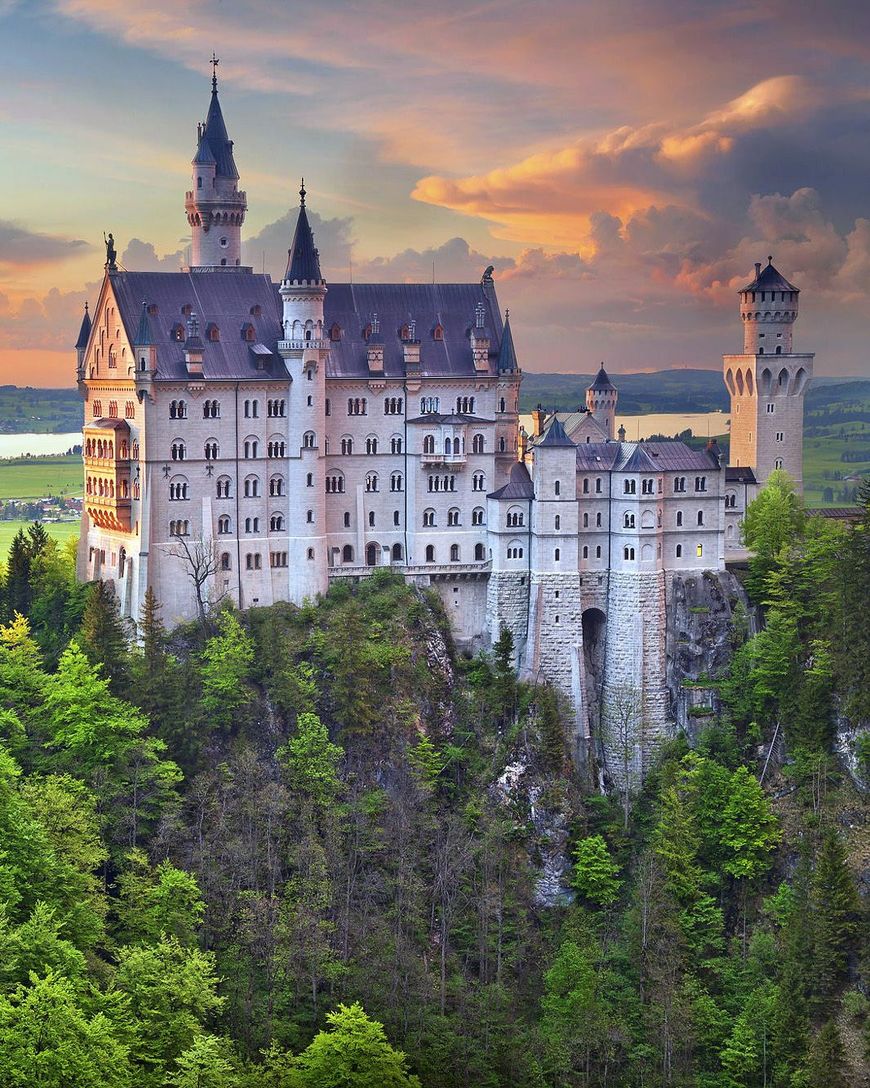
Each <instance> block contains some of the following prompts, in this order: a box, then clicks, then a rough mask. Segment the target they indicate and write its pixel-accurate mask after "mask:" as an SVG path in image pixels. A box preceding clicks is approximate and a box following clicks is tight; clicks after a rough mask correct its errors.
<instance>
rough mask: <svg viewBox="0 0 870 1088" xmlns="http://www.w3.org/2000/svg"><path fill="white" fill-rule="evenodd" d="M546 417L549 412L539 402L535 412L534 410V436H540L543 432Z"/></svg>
mask: <svg viewBox="0 0 870 1088" xmlns="http://www.w3.org/2000/svg"><path fill="white" fill-rule="evenodd" d="M546 418H547V413H546V412H545V411H544V409H543V408H542V407H541V405H540V404H539V405H538V407H537V408H536V409H535V410H534V412H532V438H540V436H541V432H542V431H543V429H544V420H545V419H546Z"/></svg>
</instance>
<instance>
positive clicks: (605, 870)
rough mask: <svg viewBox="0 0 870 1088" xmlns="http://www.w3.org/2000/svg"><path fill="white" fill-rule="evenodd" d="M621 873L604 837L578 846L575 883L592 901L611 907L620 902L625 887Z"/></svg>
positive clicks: (592, 838) (588, 838)
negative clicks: (612, 904)
mask: <svg viewBox="0 0 870 1088" xmlns="http://www.w3.org/2000/svg"><path fill="white" fill-rule="evenodd" d="M618 873H619V866H618V865H617V864H616V862H615V861H613V859H612V858H611V856H610V853H609V851H608V849H607V843H606V842H605V841H604V839H603V838H602V837H601V836H600V835H589V836H587V838H585V839H581V840H580V841H579V842H578V843H577V845H576V846H575V847H574V875H573V876H572V878H571V884H572V885H573V886H574V887H575V888H576V889H577V891H578V892H580V894H581V895H583V896H584V897H585V898H586V899H588V900H589V901H590V902H592V903H595V904H596V905H597V906H599V907H607V906H610V904H611V903H613V902H615V901H616V898H617V897H618V895H619V889H620V887H621V886H622V881H621V880H620V879H619V877H618V876H617V874H618Z"/></svg>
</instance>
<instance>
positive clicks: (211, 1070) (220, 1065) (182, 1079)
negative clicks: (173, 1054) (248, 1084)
mask: <svg viewBox="0 0 870 1088" xmlns="http://www.w3.org/2000/svg"><path fill="white" fill-rule="evenodd" d="M175 1064H176V1067H177V1071H176V1072H174V1073H171V1074H170V1075H169V1076H168V1077H167V1079H166V1081H165V1083H166V1084H167V1085H171V1086H172V1088H237V1086H238V1085H239V1084H240V1083H241V1082H240V1080H239V1077H238V1073H237V1070H236V1063H235V1062H234V1061H233V1056H232V1052H231V1050H230V1047H229V1044H228V1042H227V1040H226V1039H220V1038H218V1037H217V1036H216V1035H198V1036H197V1037H196V1038H195V1039H194V1040H193V1042H192V1043H191V1044H190V1046H189V1047H188V1048H187V1050H185V1051H184V1053H183V1054H181V1055H179V1057H178V1058H177V1059H176V1062H175Z"/></svg>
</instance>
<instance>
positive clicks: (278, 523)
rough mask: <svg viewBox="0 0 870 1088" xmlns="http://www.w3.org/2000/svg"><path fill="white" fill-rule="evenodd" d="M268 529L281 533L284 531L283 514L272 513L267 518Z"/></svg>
mask: <svg viewBox="0 0 870 1088" xmlns="http://www.w3.org/2000/svg"><path fill="white" fill-rule="evenodd" d="M269 530H270V531H271V532H273V533H281V532H283V531H284V515H283V514H273V515H272V516H271V517H270V518H269Z"/></svg>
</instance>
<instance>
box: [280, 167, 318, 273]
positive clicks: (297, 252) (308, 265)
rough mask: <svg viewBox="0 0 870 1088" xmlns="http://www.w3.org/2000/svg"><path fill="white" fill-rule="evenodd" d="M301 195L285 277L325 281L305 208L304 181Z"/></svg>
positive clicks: (288, 252)
mask: <svg viewBox="0 0 870 1088" xmlns="http://www.w3.org/2000/svg"><path fill="white" fill-rule="evenodd" d="M299 195H300V196H301V198H302V203H301V204H300V205H299V216H298V218H297V220H296V230H295V232H294V234H293V244H292V245H291V246H290V249H289V250H288V251H287V271H286V272H285V273H284V279H285V280H287V281H289V282H290V283H323V276H321V274H320V254H319V253H318V252H317V247H316V246H315V244H314V234H313V233H312V231H311V224H310V223H309V222H308V212H307V211H306V210H305V183H304V182H303V183H302V188H301V189H300V190H299Z"/></svg>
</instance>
